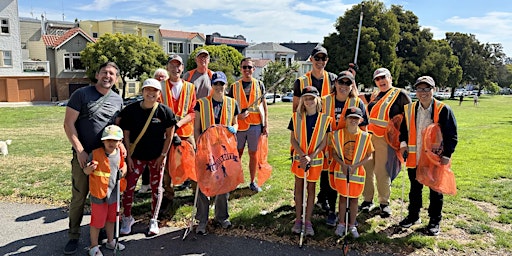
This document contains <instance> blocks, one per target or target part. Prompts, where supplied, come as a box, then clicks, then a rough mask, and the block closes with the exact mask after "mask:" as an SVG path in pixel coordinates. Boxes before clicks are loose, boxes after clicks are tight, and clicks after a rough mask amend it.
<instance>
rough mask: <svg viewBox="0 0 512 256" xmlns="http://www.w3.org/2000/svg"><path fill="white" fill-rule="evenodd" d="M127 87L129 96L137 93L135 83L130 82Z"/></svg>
mask: <svg viewBox="0 0 512 256" xmlns="http://www.w3.org/2000/svg"><path fill="white" fill-rule="evenodd" d="M127 87H128V93H129V94H134V93H135V83H133V82H129V83H128V84H127Z"/></svg>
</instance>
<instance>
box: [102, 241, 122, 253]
mask: <svg viewBox="0 0 512 256" xmlns="http://www.w3.org/2000/svg"><path fill="white" fill-rule="evenodd" d="M105 247H107V249H109V250H114V249H116V241H114V240H112V241H111V242H110V243H106V244H105ZM124 248H126V247H125V246H124V245H123V244H121V243H119V242H118V243H117V250H118V251H122V250H124Z"/></svg>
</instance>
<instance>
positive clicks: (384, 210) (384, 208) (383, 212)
mask: <svg viewBox="0 0 512 256" xmlns="http://www.w3.org/2000/svg"><path fill="white" fill-rule="evenodd" d="M389 216H391V207H389V205H385V204H381V205H380V217H381V218H388V217H389Z"/></svg>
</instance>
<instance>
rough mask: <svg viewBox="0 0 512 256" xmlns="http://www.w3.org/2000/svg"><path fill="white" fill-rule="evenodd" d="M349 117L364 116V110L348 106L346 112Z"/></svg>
mask: <svg viewBox="0 0 512 256" xmlns="http://www.w3.org/2000/svg"><path fill="white" fill-rule="evenodd" d="M349 117H359V118H363V111H361V109H360V108H348V109H347V111H346V112H345V118H349Z"/></svg>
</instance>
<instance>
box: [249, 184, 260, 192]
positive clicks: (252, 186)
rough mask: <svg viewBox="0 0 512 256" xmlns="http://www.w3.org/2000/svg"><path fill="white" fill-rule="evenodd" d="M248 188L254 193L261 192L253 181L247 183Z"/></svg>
mask: <svg viewBox="0 0 512 256" xmlns="http://www.w3.org/2000/svg"><path fill="white" fill-rule="evenodd" d="M249 188H250V189H251V190H252V191H254V192H256V193H258V192H261V188H260V187H258V185H257V184H256V183H254V182H251V184H249Z"/></svg>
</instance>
